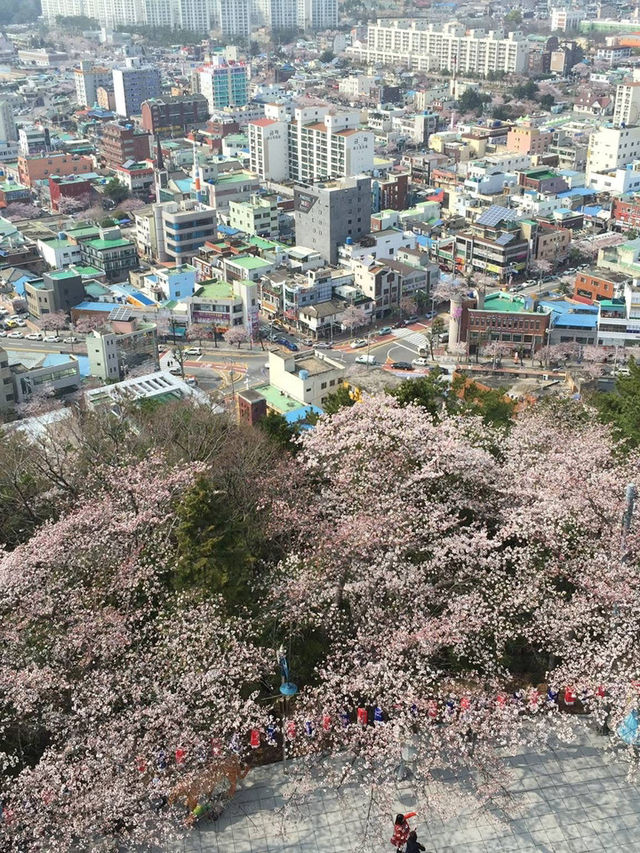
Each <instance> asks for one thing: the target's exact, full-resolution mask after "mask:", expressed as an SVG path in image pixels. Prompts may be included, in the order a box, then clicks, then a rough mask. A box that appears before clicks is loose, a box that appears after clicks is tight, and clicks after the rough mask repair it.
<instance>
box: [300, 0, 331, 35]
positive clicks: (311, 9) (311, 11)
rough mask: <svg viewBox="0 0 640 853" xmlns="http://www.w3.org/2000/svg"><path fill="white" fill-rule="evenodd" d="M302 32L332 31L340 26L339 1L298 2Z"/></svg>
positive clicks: (309, 0) (313, 0) (301, 0)
mask: <svg viewBox="0 0 640 853" xmlns="http://www.w3.org/2000/svg"><path fill="white" fill-rule="evenodd" d="M298 26H299V27H300V29H301V30H331V29H334V28H335V27H337V26H338V0H298Z"/></svg>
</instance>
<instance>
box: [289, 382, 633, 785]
mask: <svg viewBox="0 0 640 853" xmlns="http://www.w3.org/2000/svg"><path fill="white" fill-rule="evenodd" d="M301 445H302V450H301V453H299V454H298V456H297V458H296V462H297V464H298V465H299V466H301V468H302V470H303V471H304V472H305V474H306V478H307V481H308V483H310V484H311V485H310V486H309V487H308V489H309V490H308V491H307V493H306V494H305V493H301V492H299V491H297V490H293V492H294V497H293V499H292V500H293V502H292V503H290V504H287V505H286V506H287V509H286V510H285V509H284V507H283V511H282V513H281V517H282V518H283V519H286V523H287V524H288V525H289V526H290V528H291V531H290V532H291V535H292V537H293V539H294V544H292V547H291V551H290V555H289V558H288V560H287V561H286V562H285V563H284V564H283V565H282V567H281V579H280V584H275V585H274V589H275V599H276V601H277V602H278V604H279V610H278V613H279V614H280V618H281V619H283V620H284V625H283V630H286V631H287V632H288V633H289V635H290V636H291V637H293V638H294V640H293V645H294V649H297V651H298V654H302V649H303V645H302V640H300V641H299V645H297V646H296V643H295V638H296V637H300V638H302V637H305V636H307V635H308V633H309V632H310V631H315V632H321V633H322V635H323V637H324V640H323V647H324V649H326V653H325V654H323V655H321V656H320V659H319V660H318V663H317V666H316V669H315V675H314V679H313V681H311V682H310V683H309V684H308V685H306V686H303V688H302V690H301V692H300V695H299V697H298V698H297V701H296V705H295V708H294V710H293V721H292V723H291V724H290V725H293V726H295V729H292V732H293V731H295V732H297V735H296V737H295V739H292V740H291V743H290V749H291V750H292V751H293V752H295V753H296V754H298V755H299V756H300V757H301V759H302V762H301V764H300V772H301V773H306V772H307V771H308V772H309V773H311V774H313V773H321V774H323V776H322V778H323V779H325V784H332V783H335V784H339V783H342V784H343V783H345V782H346V781H357V782H360V783H364V784H367V785H371V786H374V787H376V788H383V789H384V787H385V786H387V785H389V784H391V783H395V779H396V774H397V773H398V772H399V769H401V768H402V765H403V763H406V762H407V761H410V764H411V770H412V772H413V783H414V785H415V786H416V787H417V788H418V789H419V790H421V792H422V795H423V796H424V797H425V798H428V795H429V789H430V785H432V783H433V782H434V771H435V769H436V768H439V767H442V766H445V767H447V769H448V770H449V771H451V770H456V768H457V769H458V770H460V772H463V771H464V772H467V771H469V770H472V771H473V774H474V778H475V779H476V781H477V784H478V786H479V790H480V793H482V794H484V795H487V796H490V795H492V794H493V793H495V791H496V786H497V785H498V784H499V783H500V771H499V768H500V761H499V755H498V753H497V747H498V746H506V745H512V746H515V745H518V744H523V743H531V744H535V746H536V748H538V749H540V748H543V745H544V744H545V743H546V742H548V740H549V739H550V738H553V737H555V736H557V735H561V736H563V737H569V736H570V726H569V724H568V720H569V717H568V715H567V714H566V713H564V711H565V709H566V707H567V703H571V702H573V701H574V700H573V698H572V694H575V695H577V696H579V697H581V700H580V701H581V703H582V704H581V707H583V708H585V709H588V710H590V711H592V712H593V714H594V716H598V715H599V714H601V712H602V711H603V708H604V706H605V704H606V703H608V704H609V705H610V708H611V715H612V720H613V721H614V722H615V721H618V720H620V719H621V717H622V716H623V715H624V714H625V712H626V710H627V708H628V696H629V690H630V683H631V681H633V680H634V679H635V678H637V673H638V671H640V627H639V623H638V617H639V616H640V598H639V597H638V595H637V590H638V585H639V583H640V577H639V571H638V544H639V540H638V534H637V532H636V529H635V527H636V525H634V526H633V527H632V529H630V530H629V532H628V534H627V535H626V537H625V543H624V552H621V548H620V522H621V518H622V516H623V511H624V505H625V504H624V494H625V485H626V483H628V482H632V480H633V478H634V477H635V476H636V475H637V468H636V466H637V462H638V459H637V457H636V458H634V459H633V460H631V459H626V460H623V459H620V458H618V457H617V456H616V453H615V450H614V448H613V445H612V441H611V437H610V434H609V433H608V432H607V431H606V430H605V429H602V428H601V427H599V426H595V425H594V424H593V423H592V422H591V421H590V420H589V419H581V410H578V409H577V408H574V407H573V406H571V405H570V404H566V405H565V406H564V407H563V406H557V407H551V406H550V407H549V408H545V407H542V408H541V409H538V410H536V411H533V412H525V413H524V414H523V415H521V417H520V418H519V420H518V421H517V423H516V425H515V426H514V427H513V428H512V430H511V433H510V434H509V436H508V437H506V438H505V437H504V436H503V437H502V438H498V434H494V435H493V436H492V433H491V430H488V429H482V428H480V425H479V424H478V423H477V422H476V421H475V419H474V418H460V417H458V418H447V417H446V416H445V417H444V418H443V419H442V420H441V422H440V423H439V424H438V425H437V426H436V425H433V424H431V423H430V422H429V421H428V419H425V417H424V412H423V411H422V410H420V409H419V408H418V407H414V406H412V405H408V406H405V407H404V408H400V407H399V406H398V405H397V404H396V403H395V401H393V400H391V399H389V398H384V397H383V398H379V397H377V398H365V399H363V400H362V402H360V403H359V404H358V405H356V406H353V407H351V408H348V409H342V410H340V411H339V412H338V413H337V414H335V415H334V416H332V417H331V418H322V419H321V420H320V422H319V423H318V425H317V426H316V428H315V429H314V431H313V432H311V433H309V434H306V435H305V436H303V438H302V439H301ZM390 471H393V476H390V473H389V472H390ZM296 540H297V541H296ZM623 555H624V559H623V558H622V557H623ZM283 596H284V597H285V600H287V601H288V602H289V606H288V607H283V606H282V600H283ZM283 613H284V614H285V616H284V617H283V616H282V614H283ZM294 665H295V652H294ZM547 690H549V693H547ZM565 691H567V692H566V693H565ZM558 694H559V695H558ZM605 695H606V699H605V698H604V697H605ZM565 700H566V701H565ZM305 733H306V734H305ZM336 755H340V756H342V757H343V758H342V760H339V761H336V760H335V756H336ZM388 795H389V796H391V793H390V792H389V793H388Z"/></svg>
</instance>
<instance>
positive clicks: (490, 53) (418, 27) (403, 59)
mask: <svg viewBox="0 0 640 853" xmlns="http://www.w3.org/2000/svg"><path fill="white" fill-rule="evenodd" d="M528 52H529V47H528V44H527V42H526V40H525V38H524V37H523V35H522V34H521V33H517V32H511V33H508V34H507V33H505V32H503V31H502V30H488V31H487V30H481V29H472V30H466V28H465V27H464V26H463V25H462V24H459V23H458V22H457V21H450V22H449V23H446V24H429V23H427V22H426V21H424V20H420V21H407V20H400V19H393V20H392V19H379V20H378V22H377V23H376V24H372V25H370V26H369V27H368V29H367V44H366V46H364V47H358V46H353V47H350V48H348V49H347V53H348V54H350V55H351V56H353V57H354V58H356V59H359V60H362V61H365V62H369V63H371V64H372V65H396V66H398V65H399V66H406V67H408V68H410V69H412V70H414V71H439V70H441V69H447V70H449V71H454V70H457V71H459V72H460V73H461V74H464V73H466V72H473V73H476V74H488V73H489V72H490V71H504V72H507V73H522V72H523V71H524V70H525V67H526V64H527V55H528Z"/></svg>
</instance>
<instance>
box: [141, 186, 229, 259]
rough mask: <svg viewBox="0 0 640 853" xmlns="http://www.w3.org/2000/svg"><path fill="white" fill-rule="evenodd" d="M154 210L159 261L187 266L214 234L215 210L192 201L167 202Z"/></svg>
mask: <svg viewBox="0 0 640 853" xmlns="http://www.w3.org/2000/svg"><path fill="white" fill-rule="evenodd" d="M153 207H154V211H155V216H156V220H157V224H156V236H157V242H158V248H157V256H158V258H159V260H162V261H163V260H168V259H173V260H175V262H176V264H184V263H189V262H190V261H191V259H192V258H193V256H194V255H195V254H196V253H197V251H198V249H199V248H200V246H203V245H204V244H205V243H206V241H207V240H211V239H212V238H214V237H216V235H217V231H218V226H217V214H216V211H215V210H214V209H213V208H211V207H208V206H207V205H205V204H201V203H199V202H197V201H193V200H187V201H183V202H181V203H178V202H175V201H169V202H163V203H162V204H155V205H153ZM158 217H159V221H158Z"/></svg>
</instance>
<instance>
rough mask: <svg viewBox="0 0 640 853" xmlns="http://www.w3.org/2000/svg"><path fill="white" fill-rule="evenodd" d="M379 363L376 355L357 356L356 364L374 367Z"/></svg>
mask: <svg viewBox="0 0 640 853" xmlns="http://www.w3.org/2000/svg"><path fill="white" fill-rule="evenodd" d="M377 363H378V360H377V359H376V357H375V355H358V356H356V364H368V365H370V366H371V367H374V366H375V365H376V364H377Z"/></svg>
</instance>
